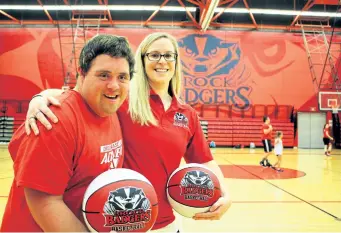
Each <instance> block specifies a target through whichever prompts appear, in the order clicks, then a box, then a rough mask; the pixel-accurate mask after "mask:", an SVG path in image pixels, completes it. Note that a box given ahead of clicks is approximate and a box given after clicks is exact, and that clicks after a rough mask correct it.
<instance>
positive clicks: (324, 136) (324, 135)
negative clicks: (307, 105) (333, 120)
mask: <svg viewBox="0 0 341 233" xmlns="http://www.w3.org/2000/svg"><path fill="white" fill-rule="evenodd" d="M327 133H328V135H330V134H329V128H325V129H323V138H329V137H328V135H327Z"/></svg>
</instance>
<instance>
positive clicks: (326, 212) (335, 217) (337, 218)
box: [222, 158, 341, 220]
mask: <svg viewBox="0 0 341 233" xmlns="http://www.w3.org/2000/svg"><path fill="white" fill-rule="evenodd" d="M222 159H224V160H225V161H227V162H229V163H230V164H232V165H234V166H236V167H238V168H239V169H242V170H244V171H246V172H247V173H249V174H251V175H253V176H255V177H257V178H258V179H260V180H263V181H265V182H266V183H268V184H270V185H272V186H274V187H276V188H278V189H280V190H282V191H283V192H285V193H287V194H289V195H291V196H293V197H295V198H297V199H299V200H301V201H303V202H305V203H307V204H308V205H310V206H312V207H314V208H316V209H318V210H320V211H322V212H323V213H325V214H327V215H329V216H331V217H333V218H334V219H335V220H339V219H341V218H339V217H337V216H335V215H333V214H331V213H329V212H328V211H326V210H324V209H321V208H320V207H318V206H316V205H313V204H312V203H310V202H308V201H305V200H304V199H302V198H300V197H298V196H296V195H295V194H293V193H290V192H289V191H286V190H285V189H282V188H281V187H279V186H277V185H275V184H273V183H271V182H270V181H268V180H265V179H263V178H262V177H260V176H258V175H256V174H254V173H252V172H250V171H248V170H247V169H245V168H243V167H241V166H239V165H237V164H234V163H232V162H231V161H229V160H228V159H226V158H222ZM259 166H260V165H259Z"/></svg>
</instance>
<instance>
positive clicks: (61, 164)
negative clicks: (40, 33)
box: [0, 91, 123, 232]
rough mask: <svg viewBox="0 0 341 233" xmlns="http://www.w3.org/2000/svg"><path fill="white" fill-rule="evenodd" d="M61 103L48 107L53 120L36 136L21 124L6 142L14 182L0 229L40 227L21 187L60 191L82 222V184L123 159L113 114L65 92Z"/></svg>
mask: <svg viewBox="0 0 341 233" xmlns="http://www.w3.org/2000/svg"><path fill="white" fill-rule="evenodd" d="M60 101H61V104H62V105H61V107H60V108H57V107H51V109H52V111H53V112H54V114H55V115H56V116H57V117H58V119H59V122H58V124H54V125H53V129H52V130H46V129H45V127H44V126H42V125H41V124H38V126H39V131H40V135H39V136H35V135H34V134H33V133H31V134H30V135H29V136H27V135H26V133H25V129H24V126H23V125H22V126H20V128H19V129H18V130H17V131H16V132H15V134H14V135H13V138H12V140H11V142H10V144H9V147H8V149H9V152H10V154H11V156H12V159H13V161H14V180H13V184H12V187H11V191H10V194H9V197H8V202H7V206H6V209H5V213H4V216H3V221H2V226H1V229H0V231H1V232H6V231H17V232H19V231H30V232H36V231H42V229H41V228H40V227H39V226H38V225H37V224H36V222H35V221H34V219H33V217H32V215H31V213H30V211H29V209H28V206H27V204H26V200H25V196H24V187H27V188H31V189H35V190H39V191H41V192H45V193H48V194H51V195H63V200H64V202H65V204H66V205H67V206H68V207H69V208H70V210H71V211H72V212H73V213H74V214H75V215H76V216H77V217H78V218H79V219H80V220H81V221H82V222H84V221H83V216H82V212H81V204H82V201H83V196H84V193H85V190H86V188H87V187H88V185H89V184H90V182H91V181H92V180H93V179H94V178H95V177H96V176H98V175H99V174H101V173H102V172H104V171H107V170H108V169H110V168H114V167H121V166H122V163H123V146H122V133H121V128H120V125H119V121H118V118H117V115H116V114H113V115H112V116H110V117H105V118H102V117H99V116H97V115H96V114H95V113H94V112H93V111H92V110H90V108H89V107H88V105H87V104H86V103H85V102H84V100H83V98H82V96H81V95H80V94H79V93H78V92H75V91H69V92H67V93H65V94H63V95H62V96H61V97H60Z"/></svg>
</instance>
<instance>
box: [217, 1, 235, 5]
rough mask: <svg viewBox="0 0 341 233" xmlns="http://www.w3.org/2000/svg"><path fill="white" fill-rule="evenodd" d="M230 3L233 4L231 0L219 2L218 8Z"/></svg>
mask: <svg viewBox="0 0 341 233" xmlns="http://www.w3.org/2000/svg"><path fill="white" fill-rule="evenodd" d="M230 2H233V0H220V2H219V5H218V6H222V5H225V4H227V3H230Z"/></svg>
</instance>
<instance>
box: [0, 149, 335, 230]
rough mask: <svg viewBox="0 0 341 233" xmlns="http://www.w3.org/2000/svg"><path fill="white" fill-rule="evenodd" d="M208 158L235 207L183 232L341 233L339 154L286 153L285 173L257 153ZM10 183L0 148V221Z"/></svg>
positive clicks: (188, 222) (187, 223) (222, 152)
mask: <svg viewBox="0 0 341 233" xmlns="http://www.w3.org/2000/svg"><path fill="white" fill-rule="evenodd" d="M212 152H213V154H214V157H215V159H216V161H217V162H218V163H219V165H220V166H221V167H222V170H223V172H224V175H225V177H227V178H226V179H225V182H226V184H227V185H228V187H229V190H230V194H231V198H232V200H233V204H232V206H231V208H230V209H229V211H228V212H227V213H226V214H225V215H224V216H223V218H222V219H221V220H219V221H195V220H192V219H186V218H182V219H181V221H182V225H183V230H184V231H185V232H274V231H275V232H321V231H322V232H341V221H340V220H341V219H340V220H337V218H341V151H338V150H334V151H333V156H332V158H331V159H326V158H325V156H324V155H323V150H302V149H285V150H284V154H283V163H282V165H283V168H284V172H283V173H277V172H276V171H274V170H273V169H271V168H262V167H260V166H259V165H258V163H259V160H260V158H261V157H262V154H263V152H262V150H261V149H256V150H249V149H247V148H245V149H232V148H216V149H213V150H212ZM275 159H276V158H275V156H274V155H272V156H271V157H270V161H271V162H273V161H274V160H275ZM12 179H13V171H12V160H11V159H10V157H9V154H8V151H7V148H6V147H3V148H1V147H0V219H2V215H3V211H4V208H5V204H6V201H7V196H8V192H9V188H10V185H11V183H12Z"/></svg>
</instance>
